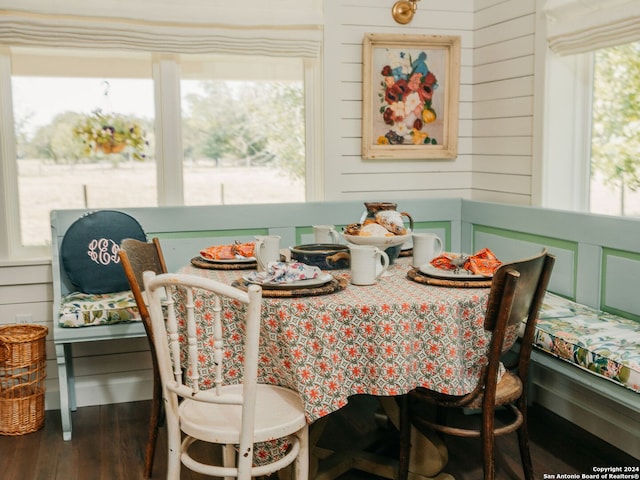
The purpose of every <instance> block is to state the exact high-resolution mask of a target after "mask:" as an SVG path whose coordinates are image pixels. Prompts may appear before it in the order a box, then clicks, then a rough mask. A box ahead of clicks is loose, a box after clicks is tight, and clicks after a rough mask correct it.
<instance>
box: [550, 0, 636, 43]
mask: <svg viewBox="0 0 640 480" xmlns="http://www.w3.org/2000/svg"><path fill="white" fill-rule="evenodd" d="M544 13H545V15H546V18H547V40H548V42H549V47H550V48H551V50H553V51H554V52H556V53H558V54H560V55H568V54H576V53H585V52H590V51H593V50H598V49H600V48H606V47H612V46H615V45H622V44H625V43H630V42H634V41H637V40H640V0H548V1H547V2H546V3H545V7H544Z"/></svg>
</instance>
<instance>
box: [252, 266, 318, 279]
mask: <svg viewBox="0 0 640 480" xmlns="http://www.w3.org/2000/svg"><path fill="white" fill-rule="evenodd" d="M321 273H322V270H320V268H318V267H316V266H312V265H306V264H304V263H301V262H289V263H287V262H269V263H268V264H267V269H266V270H265V271H264V272H252V273H250V274H249V275H248V276H247V278H248V279H249V280H250V281H252V282H255V283H291V282H295V281H298V280H310V279H312V278H318V276H319V275H320V274H321Z"/></svg>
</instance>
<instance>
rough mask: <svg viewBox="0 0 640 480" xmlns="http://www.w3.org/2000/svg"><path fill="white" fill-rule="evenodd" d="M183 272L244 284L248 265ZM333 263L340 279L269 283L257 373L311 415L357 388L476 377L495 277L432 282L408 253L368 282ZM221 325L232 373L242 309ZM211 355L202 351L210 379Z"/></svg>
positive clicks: (459, 386)
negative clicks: (316, 283)
mask: <svg viewBox="0 0 640 480" xmlns="http://www.w3.org/2000/svg"><path fill="white" fill-rule="evenodd" d="M196 265H198V266H196ZM180 272H181V273H189V274H193V275H199V276H204V277H208V278H212V279H215V280H218V281H221V282H223V283H226V284H234V285H237V286H240V287H242V286H243V285H244V284H245V280H244V279H245V278H246V277H247V275H248V274H249V273H250V272H251V270H247V269H234V268H225V267H223V268H220V266H219V265H216V264H215V263H212V264H211V265H210V266H208V265H206V264H203V263H202V262H194V263H192V264H189V265H187V266H185V267H183V268H182V269H181V271H180ZM327 273H330V274H331V275H332V276H333V277H334V278H335V279H337V280H338V282H334V286H335V288H331V289H325V291H318V290H320V289H309V293H310V294H309V295H304V294H301V292H297V291H295V290H290V291H287V290H286V289H285V290H283V289H277V290H273V291H270V290H267V289H264V290H263V300H262V315H261V319H262V322H261V340H260V364H259V372H258V375H259V380H260V381H261V382H266V383H270V384H277V385H282V386H285V387H288V388H291V389H293V390H295V391H297V392H298V393H299V394H300V396H301V398H302V401H303V403H304V407H305V412H306V416H307V420H308V422H309V423H313V422H316V421H318V420H319V419H322V418H323V417H325V416H327V415H328V414H330V413H332V412H335V411H337V410H338V409H340V408H342V407H343V406H345V405H346V404H347V402H348V400H349V397H351V396H353V395H358V394H368V395H373V396H377V397H381V398H383V399H386V400H388V399H389V398H392V397H396V396H398V395H403V394H406V393H408V392H410V391H411V390H413V389H415V388H416V387H426V388H429V389H431V390H435V391H438V392H442V393H447V394H452V395H463V394H465V393H468V392H470V391H471V390H472V389H473V388H474V387H475V385H476V384H477V381H478V377H479V375H480V372H481V369H482V367H483V365H484V364H485V362H486V359H485V352H486V350H487V348H488V346H489V341H490V336H489V334H488V333H487V332H486V331H485V330H484V328H483V322H484V312H485V308H486V305H487V301H488V295H489V290H490V289H489V288H487V285H488V284H489V283H490V282H486V281H485V282H478V283H473V282H464V283H460V285H459V286H456V284H455V283H454V282H441V283H439V284H436V285H434V284H430V283H425V282H424V281H422V280H424V279H423V278H422V277H420V278H416V275H415V273H416V272H415V270H412V266H411V258H410V257H406V258H403V257H401V258H399V259H397V260H396V261H395V262H394V263H393V264H392V265H390V267H389V269H388V270H387V271H386V272H385V273H384V274H383V275H382V276H381V277H380V278H379V279H378V281H377V282H376V283H375V284H373V285H368V286H356V285H352V284H351V283H350V282H349V279H350V274H349V270H330V271H327ZM409 273H413V275H408V274H409ZM418 280H421V281H418ZM436 283H438V282H436ZM480 285H481V286H480ZM474 287H475V288H474ZM202 328H204V329H206V328H207V326H206V325H203V326H202ZM224 328H226V334H225V336H226V339H227V346H226V348H227V351H226V358H227V361H226V362H227V363H226V367H225V368H226V371H225V375H226V376H227V378H229V379H231V380H232V379H233V378H234V377H238V376H239V375H240V372H241V369H242V364H241V358H242V355H241V351H242V347H243V317H242V312H241V311H237V310H234V309H233V308H231V309H230V310H229V313H228V314H227V316H226V317H225V325H224ZM205 349H206V345H205ZM212 358H213V357H208V356H207V355H203V356H202V360H201V361H202V362H203V365H201V374H202V375H205V377H204V378H202V379H201V381H204V382H205V383H204V384H205V385H206V384H207V383H206V382H211V381H212V380H211V379H207V378H206V372H207V371H209V370H211V371H213V369H210V368H209V367H211V365H207V362H213V360H212ZM383 404H384V402H383ZM386 404H387V405H389V402H388V401H387V402H386ZM393 415H394V416H395V415H396V414H395V413H393ZM414 441H415V440H414ZM431 441H432V439H431V440H429V442H431ZM413 448H416V446H415V445H414V446H413ZM415 461H416V460H415V459H412V460H411V463H412V464H413V463H415ZM444 461H445V462H446V459H445V460H444ZM414 467H415V465H414ZM415 468H419V467H415ZM432 473H433V472H432ZM416 478H436V477H427V476H422V477H420V476H418V477H416ZM437 478H445V477H437Z"/></svg>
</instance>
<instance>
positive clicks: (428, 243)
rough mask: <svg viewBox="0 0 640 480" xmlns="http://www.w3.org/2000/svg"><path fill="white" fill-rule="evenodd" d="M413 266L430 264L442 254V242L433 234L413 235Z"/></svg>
mask: <svg viewBox="0 0 640 480" xmlns="http://www.w3.org/2000/svg"><path fill="white" fill-rule="evenodd" d="M412 238H413V266H414V267H419V266H421V265H424V264H425V263H427V262H430V261H431V260H433V259H434V258H435V257H437V256H438V255H440V253H441V252H442V240H440V237H438V236H437V235H436V234H435V233H413V234H412Z"/></svg>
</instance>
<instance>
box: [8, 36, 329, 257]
mask: <svg viewBox="0 0 640 480" xmlns="http://www.w3.org/2000/svg"><path fill="white" fill-rule="evenodd" d="M0 57H2V54H0ZM4 58H5V62H4V63H3V64H0V69H1V68H2V65H3V66H4V70H2V72H1V73H2V75H3V77H2V78H3V79H4V78H7V77H8V78H9V79H10V81H9V82H7V83H8V84H9V85H10V86H7V83H5V82H0V85H2V86H1V87H0V88H2V89H4V91H5V93H7V89H8V93H9V94H10V95H11V98H12V101H13V108H12V112H11V113H12V115H8V116H3V117H2V118H3V119H0V122H5V123H4V124H3V125H2V129H3V130H2V131H3V132H9V133H10V134H11V135H12V136H15V146H14V148H15V153H13V154H9V155H4V156H3V158H2V162H3V163H4V164H5V165H6V166H7V167H8V168H7V169H6V171H7V172H8V174H7V175H6V176H5V178H4V179H3V180H4V184H5V185H6V186H7V191H8V193H9V195H7V196H6V197H5V201H6V202H7V204H6V206H5V209H6V210H7V211H11V212H17V214H15V213H14V214H8V215H7V225H6V226H3V225H0V233H2V229H4V228H6V230H5V231H4V234H5V236H6V237H7V238H8V239H9V243H10V244H11V248H9V249H8V251H9V253H8V254H7V255H8V256H26V255H32V256H33V255H43V256H44V255H48V254H49V247H48V244H49V242H50V231H49V212H50V210H51V209H56V208H124V207H134V206H136V207H139V206H155V205H179V204H186V205H203V204H222V203H227V204H230V203H271V202H297V201H304V200H305V199H306V198H313V187H312V185H313V182H310V181H309V179H310V178H313V176H314V175H316V173H315V169H316V168H317V167H313V163H312V159H313V157H314V152H315V149H316V148H317V146H314V145H313V144H311V145H310V142H309V141H307V139H309V138H315V137H317V133H316V135H309V128H311V129H314V128H319V122H313V121H310V120H313V117H312V116H311V115H312V111H311V109H309V108H307V105H309V104H317V100H314V99H310V98H309V95H310V94H309V93H308V92H315V93H314V95H317V89H316V88H313V83H314V82H316V81H317V82H319V68H318V62H317V61H315V60H312V59H311V60H310V59H308V58H307V59H302V58H296V57H294V56H291V57H277V56H271V57H268V58H266V59H265V58H264V57H262V58H253V57H251V56H246V55H236V56H235V57H234V58H232V57H229V56H223V55H216V56H214V55H203V54H199V55H178V54H176V55H165V56H156V55H152V54H151V53H145V52H120V51H105V50H95V51H94V50H87V49H83V50H73V49H64V50H61V49H55V50H53V49H50V50H47V49H40V48H31V47H17V48H11V49H10V51H9V53H8V54H7V55H6V56H5V57H4ZM7 59H8V60H9V61H7ZM309 86H311V88H309ZM158 111H159V112H160V114H159V115H157V114H156V112H158ZM167 112H178V114H177V115H169V114H168V113H167ZM180 112H181V114H180ZM96 114H98V115H101V116H102V117H107V118H110V119H113V118H116V117H118V118H121V119H123V121H124V122H125V123H126V125H128V126H130V129H131V130H133V127H131V126H135V128H136V131H138V130H137V129H139V131H140V132H141V135H142V138H143V140H144V145H145V148H144V149H142V150H138V149H136V148H134V145H133V144H132V143H131V142H132V140H131V139H129V140H128V142H129V143H128V145H127V146H126V147H125V148H124V150H122V151H120V152H113V151H112V150H111V148H110V149H109V151H106V150H103V149H102V148H99V146H98V145H96V144H95V143H96V142H95V141H93V140H91V137H90V136H83V135H81V132H80V131H79V130H78V128H79V125H80V124H81V123H82V122H83V121H84V122H86V120H87V119H90V118H94V117H95V115H96ZM318 117H319V116H318ZM8 123H10V124H11V125H10V126H8V125H7V124H8ZM111 123H114V122H113V121H112V122H111ZM112 127H113V125H103V126H102V127H100V128H99V129H98V130H100V131H101V133H104V131H105V129H107V130H106V131H107V132H108V133H110V132H111V130H109V129H111V128H112ZM156 137H157V138H156ZM8 145H9V147H11V146H12V145H11V143H9V144H8ZM11 150H12V149H11V148H8V149H6V148H5V150H4V151H5V152H11ZM310 166H312V168H309V167H310ZM316 180H317V179H316Z"/></svg>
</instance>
